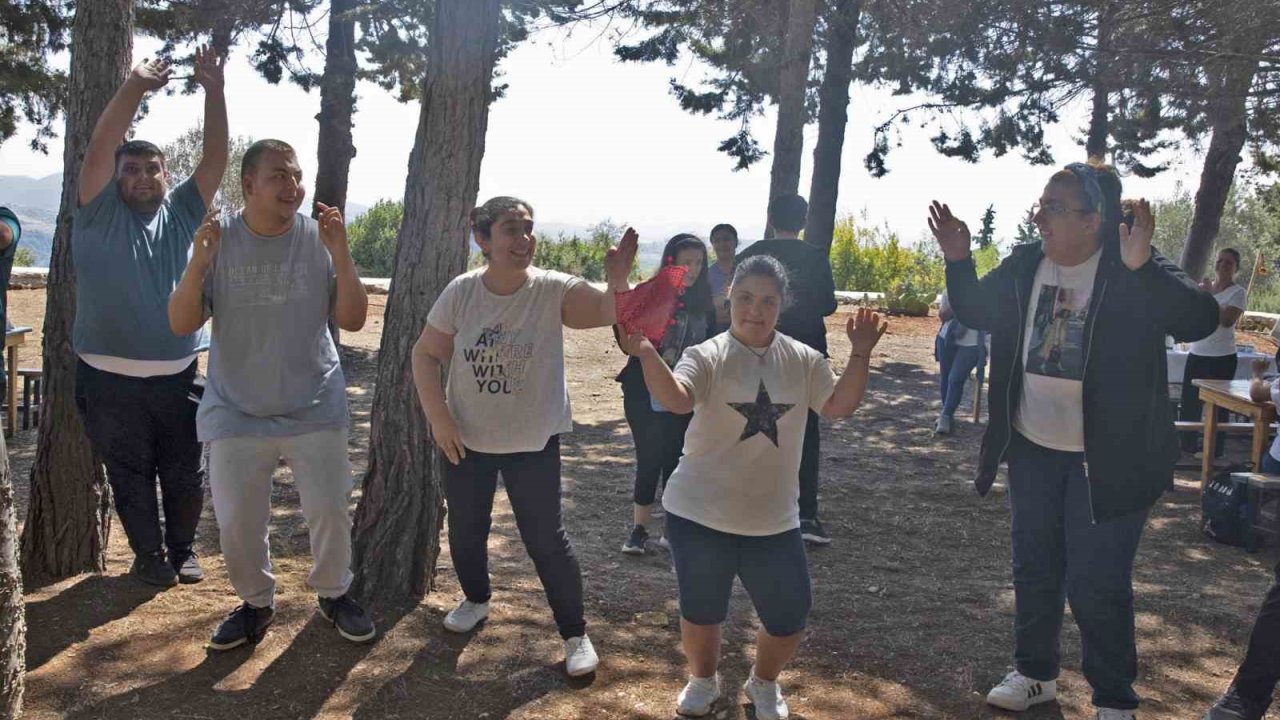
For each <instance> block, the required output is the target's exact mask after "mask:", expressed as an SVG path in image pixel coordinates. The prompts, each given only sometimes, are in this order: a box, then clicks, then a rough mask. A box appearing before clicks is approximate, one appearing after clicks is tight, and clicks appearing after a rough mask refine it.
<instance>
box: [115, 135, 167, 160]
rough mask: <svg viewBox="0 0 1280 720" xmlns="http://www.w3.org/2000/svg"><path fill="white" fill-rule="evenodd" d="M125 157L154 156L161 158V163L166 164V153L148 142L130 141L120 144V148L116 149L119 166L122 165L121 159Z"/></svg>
mask: <svg viewBox="0 0 1280 720" xmlns="http://www.w3.org/2000/svg"><path fill="white" fill-rule="evenodd" d="M125 155H132V156H134V157H151V156H152V155H158V156H159V157H160V162H162V163H163V162H164V151H163V150H161V149H160V148H159V146H157V145H156V144H155V143H151V142H147V141H146V140H128V141H125V142H122V143H120V147H117V148H116V164H117V165H119V164H120V158H122V157H124V156H125Z"/></svg>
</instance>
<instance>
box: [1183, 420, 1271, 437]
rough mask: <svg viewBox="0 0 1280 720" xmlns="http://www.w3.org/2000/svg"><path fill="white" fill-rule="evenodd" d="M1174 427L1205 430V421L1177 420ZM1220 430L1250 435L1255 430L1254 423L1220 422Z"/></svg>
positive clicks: (1190, 430)
mask: <svg viewBox="0 0 1280 720" xmlns="http://www.w3.org/2000/svg"><path fill="white" fill-rule="evenodd" d="M1173 427H1174V429H1175V430H1177V431H1178V432H1184V431H1185V432H1204V423H1202V422H1197V421H1194V420H1175V421H1174V422H1173ZM1272 427H1275V426H1274V425H1273V426H1272ZM1218 432H1220V433H1226V434H1228V435H1248V434H1250V433H1252V432H1253V423H1239V422H1220V423H1218Z"/></svg>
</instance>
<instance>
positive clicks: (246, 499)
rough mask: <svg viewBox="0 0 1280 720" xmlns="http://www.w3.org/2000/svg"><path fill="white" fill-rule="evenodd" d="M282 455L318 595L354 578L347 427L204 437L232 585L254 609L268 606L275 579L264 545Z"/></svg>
mask: <svg viewBox="0 0 1280 720" xmlns="http://www.w3.org/2000/svg"><path fill="white" fill-rule="evenodd" d="M280 458H284V460H285V462H286V463H288V465H289V467H290V468H291V469H292V470H293V482H294V485H295V486H296V487H297V488H298V496H299V498H300V499H301V501H302V516H303V518H305V519H306V521H307V528H308V529H309V530H310V534H311V556H312V562H313V564H312V568H311V575H310V576H308V577H307V583H308V584H309V585H310V586H311V587H312V588H314V589H315V591H316V594H318V595H319V596H320V597H339V596H341V595H342V594H344V593H345V592H346V591H347V587H348V586H349V585H350V584H351V577H352V576H351V518H350V515H349V514H348V512H347V504H348V501H349V500H350V497H351V487H352V484H353V481H352V478H351V463H350V461H349V459H348V458H347V430H346V428H341V429H337V430H324V431H320V432H313V433H308V434H306V435H296V436H293V437H256V436H253V437H235V438H225V439H222V440H214V441H213V442H211V443H209V485H210V488H211V489H212V491H213V511H214V514H215V515H216V516H217V519H218V531H219V537H220V538H221V541H222V556H223V561H224V562H225V563H226V566H227V575H228V576H229V578H230V580H231V587H232V588H234V589H235V591H236V595H239V596H240V599H241V600H244V601H245V602H247V603H249V604H250V605H253V606H254V607H268V606H270V605H272V603H273V599H274V596H275V589H276V578H275V575H274V574H272V572H271V549H270V545H269V544H268V538H267V536H268V533H269V525H270V522H271V474H272V473H273V472H274V471H275V469H276V466H277V465H278V464H279V461H280Z"/></svg>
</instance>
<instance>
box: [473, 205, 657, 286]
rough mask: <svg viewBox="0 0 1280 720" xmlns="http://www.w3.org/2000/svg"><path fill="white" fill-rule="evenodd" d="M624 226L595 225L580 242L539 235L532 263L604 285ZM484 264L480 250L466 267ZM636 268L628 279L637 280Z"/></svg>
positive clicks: (574, 238)
mask: <svg viewBox="0 0 1280 720" xmlns="http://www.w3.org/2000/svg"><path fill="white" fill-rule="evenodd" d="M625 230H626V226H624V225H617V224H615V223H612V222H610V221H608V220H605V221H602V222H600V223H597V224H596V225H595V226H594V227H592V228H591V237H590V238H587V239H583V238H581V237H579V236H577V235H572V236H570V237H565V236H564V235H563V234H561V235H559V236H557V237H555V238H554V239H553V238H551V237H550V236H547V235H539V236H537V237H538V247H537V249H536V250H534V251H533V264H534V266H535V267H540V268H542V269H544V270H559V271H560V272H565V273H569V274H570V275H577V276H578V277H580V278H582V279H584V280H587V281H590V282H604V281H605V274H604V259H605V256H606V255H608V253H609V248H610V247H613V245H615V244H616V243H617V242H618V241H619V240H621V239H622V233H623V232H624V231H625ZM484 264H485V260H484V255H482V254H481V253H480V252H479V251H476V252H474V253H472V254H471V258H470V260H469V261H468V262H467V268H468V269H469V270H474V269H475V268H478V267H480V266H482V265H484ZM639 273H640V271H639V269H638V268H637V267H632V268H631V279H632V280H633V281H634V280H636V279H638V278H639Z"/></svg>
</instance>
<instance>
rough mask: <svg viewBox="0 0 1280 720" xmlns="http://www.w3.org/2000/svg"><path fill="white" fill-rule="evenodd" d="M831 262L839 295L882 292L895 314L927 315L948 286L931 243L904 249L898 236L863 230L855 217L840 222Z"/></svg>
mask: <svg viewBox="0 0 1280 720" xmlns="http://www.w3.org/2000/svg"><path fill="white" fill-rule="evenodd" d="M830 258H831V274H832V277H833V278H834V279H835V285H836V289H837V290H853V291H860V292H882V293H884V294H885V300H886V304H887V305H888V306H889V309H890V310H893V311H895V312H906V313H909V314H917V313H921V312H924V311H927V310H928V307H929V303H931V302H933V300H934V298H935V297H936V296H937V294H938V293H939V292H940V291H941V290H942V286H943V284H944V283H945V281H946V278H945V271H944V269H943V264H942V258H941V257H940V256H939V255H938V252H937V250H935V249H934V248H933V245H932V243H930V242H928V241H926V240H921V241H920V242H918V243H917V244H916V245H915V246H913V247H907V246H904V245H903V244H902V242H901V241H900V240H899V238H898V235H897V233H894V232H891V231H889V230H888V229H887V228H879V227H873V226H867V225H860V224H859V223H858V221H857V219H856V218H854V217H852V216H846V217H843V218H841V219H840V220H838V221H837V222H836V227H835V232H834V233H833V237H832V242H831V254H830ZM921 303H923V305H922V304H921Z"/></svg>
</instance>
